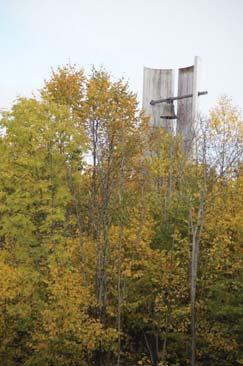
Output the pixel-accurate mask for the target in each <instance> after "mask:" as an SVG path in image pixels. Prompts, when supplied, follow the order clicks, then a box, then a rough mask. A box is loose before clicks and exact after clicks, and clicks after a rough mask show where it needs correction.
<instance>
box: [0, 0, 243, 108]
mask: <svg viewBox="0 0 243 366" xmlns="http://www.w3.org/2000/svg"><path fill="white" fill-rule="evenodd" d="M0 30H1V32H0V45H1V68H0V84H1V88H0V109H2V108H9V107H10V106H11V103H12V102H13V101H14V100H15V99H16V96H18V95H21V96H30V95H31V93H32V92H35V91H36V90H37V89H38V88H40V87H41V86H42V85H43V79H45V78H48V76H49V75H50V71H51V68H52V67H54V68H55V67H57V66H58V65H63V64H65V63H68V62H71V63H75V64H77V65H78V66H80V67H83V68H84V69H85V70H86V71H87V72H89V70H90V67H91V65H95V66H97V67H99V66H101V65H102V66H104V67H105V68H106V69H107V70H108V71H110V72H111V73H112V74H113V75H114V77H121V76H123V77H125V78H126V79H127V80H128V81H129V83H130V87H131V89H132V90H133V91H134V92H136V93H137V94H138V97H139V100H141V95H142V80H143V67H144V66H147V67H155V68H178V67H183V66H189V65H191V64H192V63H193V59H194V56H195V55H199V56H201V58H202V75H201V89H203V90H205V89H206V90H208V92H209V95H208V96H203V97H201V98H200V99H201V109H202V110H203V111H204V112H205V111H207V109H208V108H210V107H211V106H212V105H213V104H214V103H215V101H216V99H217V98H218V97H219V96H220V95H222V94H227V95H229V96H231V97H232V99H233V102H234V103H235V104H236V105H239V106H240V107H243V72H242V69H243V0H0Z"/></svg>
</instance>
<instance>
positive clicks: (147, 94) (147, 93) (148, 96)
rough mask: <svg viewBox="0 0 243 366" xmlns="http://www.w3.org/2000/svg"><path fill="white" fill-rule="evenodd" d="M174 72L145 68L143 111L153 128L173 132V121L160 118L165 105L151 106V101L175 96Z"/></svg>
mask: <svg viewBox="0 0 243 366" xmlns="http://www.w3.org/2000/svg"><path fill="white" fill-rule="evenodd" d="M174 77H175V74H174V70H172V69H151V68H147V67H145V68H144V73H143V109H144V111H145V114H146V115H147V116H148V117H149V118H150V125H151V126H152V127H164V128H165V129H166V130H167V131H168V132H170V131H171V126H172V123H173V122H171V121H168V120H165V119H162V118H160V116H161V115H162V114H163V111H164V103H159V104H156V105H153V106H151V105H150V101H151V100H152V99H153V100H157V99H162V98H168V97H172V96H174Z"/></svg>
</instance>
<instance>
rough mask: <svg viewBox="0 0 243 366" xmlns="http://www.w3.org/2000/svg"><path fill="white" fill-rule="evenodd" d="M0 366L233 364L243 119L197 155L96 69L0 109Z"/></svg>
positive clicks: (216, 131) (207, 126)
mask: <svg viewBox="0 0 243 366" xmlns="http://www.w3.org/2000/svg"><path fill="white" fill-rule="evenodd" d="M0 125H1V131H2V134H1V138H0V154H1V161H0V170H1V175H0V364H1V365H2V366H19V365H21V366H22V365H23V366H89V365H90V366H91V365H95V366H96V365H97V366H101V365H103V366H104V365H105V366H109V365H112V366H113V365H114V366H115V365H117V366H135V365H142V366H148V365H152V366H166V365H168V366H178V365H183V366H185V365H190V364H191V365H198V366H199V365H209V366H223V365H225V366H231V365H232V366H233V365H242V364H243V356H242V353H241V352H242V350H241V345H242V344H243V335H242V329H243V321H242V302H243V292H242V287H243V285H242V271H241V267H242V247H241V244H242V227H243V222H242V217H243V209H242V201H243V200H242V195H243V175H242V173H243V169H242V159H241V158H242V137H243V136H242V134H243V129H242V117H241V115H240V113H239V111H238V110H237V109H236V108H235V107H234V106H233V105H232V103H231V101H230V100H228V99H227V98H222V99H220V100H219V102H218V103H217V105H216V106H215V108H214V109H213V110H212V111H211V113H210V115H209V116H208V117H207V118H199V120H198V125H197V126H196V131H195V141H194V151H193V158H192V157H188V156H186V155H185V154H184V153H183V146H182V145H183V144H182V142H181V141H180V137H179V136H171V135H169V134H166V133H165V132H164V131H163V130H161V129H159V128H157V129H156V128H154V129H153V130H151V128H149V126H148V121H147V119H146V118H145V116H144V115H143V113H142V112H140V111H139V108H138V102H137V99H136V96H135V95H134V94H133V93H131V92H130V91H129V87H128V85H127V84H126V83H125V82H124V81H123V80H118V81H114V80H113V79H112V78H111V77H110V75H109V74H107V73H106V72H105V71H103V70H96V69H94V70H93V72H92V74H91V75H90V76H89V77H87V76H86V75H85V74H84V72H83V71H82V70H79V69H77V68H75V67H73V66H70V65H68V66H65V67H62V68H59V69H58V70H57V71H54V72H53V73H52V75H51V77H50V79H49V80H48V81H46V82H45V85H44V87H43V88H42V90H41V91H40V95H39V96H38V97H33V98H29V99H25V98H21V99H18V100H17V102H16V103H15V104H14V105H13V107H12V109H11V111H10V112H4V113H2V117H1V122H0Z"/></svg>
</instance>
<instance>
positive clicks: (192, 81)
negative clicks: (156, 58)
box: [177, 57, 199, 152]
mask: <svg viewBox="0 0 243 366" xmlns="http://www.w3.org/2000/svg"><path fill="white" fill-rule="evenodd" d="M198 65H199V58H198V57H195V63H194V65H192V66H189V67H184V68H180V69H179V75H178V96H179V97H180V96H183V95H187V94H192V95H193V96H192V98H187V99H181V100H178V102H177V134H179V135H181V136H182V139H183V142H184V148H185V151H186V152H189V151H190V150H191V149H192V148H193V139H194V128H195V120H196V117H197V113H198Z"/></svg>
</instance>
